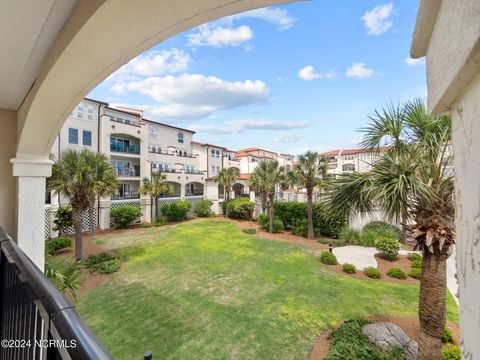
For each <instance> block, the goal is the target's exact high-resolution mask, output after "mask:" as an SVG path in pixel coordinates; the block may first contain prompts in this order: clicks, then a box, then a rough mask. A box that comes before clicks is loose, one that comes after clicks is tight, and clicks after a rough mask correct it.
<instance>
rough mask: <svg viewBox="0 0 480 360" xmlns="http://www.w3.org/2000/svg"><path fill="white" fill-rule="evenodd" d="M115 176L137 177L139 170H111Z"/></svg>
mask: <svg viewBox="0 0 480 360" xmlns="http://www.w3.org/2000/svg"><path fill="white" fill-rule="evenodd" d="M113 170H114V172H115V175H117V176H123V177H138V176H140V169H136V168H113Z"/></svg>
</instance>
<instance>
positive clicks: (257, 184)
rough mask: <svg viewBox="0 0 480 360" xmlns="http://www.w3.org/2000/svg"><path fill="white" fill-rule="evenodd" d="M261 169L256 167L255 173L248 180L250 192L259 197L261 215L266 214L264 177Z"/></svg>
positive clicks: (266, 200) (266, 199)
mask: <svg viewBox="0 0 480 360" xmlns="http://www.w3.org/2000/svg"><path fill="white" fill-rule="evenodd" d="M261 170H262V168H261V167H259V166H257V167H256V168H255V171H254V172H253V174H252V175H251V176H250V179H249V180H248V187H249V188H250V189H252V190H254V191H255V193H257V194H258V195H259V197H260V207H261V209H262V214H265V213H266V212H267V202H268V196H267V187H266V186H265V182H264V179H265V177H266V176H263V175H262V174H261V173H260V172H261Z"/></svg>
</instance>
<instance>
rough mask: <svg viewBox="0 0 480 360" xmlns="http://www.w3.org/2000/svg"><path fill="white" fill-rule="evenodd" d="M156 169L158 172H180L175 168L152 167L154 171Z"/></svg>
mask: <svg viewBox="0 0 480 360" xmlns="http://www.w3.org/2000/svg"><path fill="white" fill-rule="evenodd" d="M155 170H156V171H158V172H161V173H172V174H181V173H182V171H181V170H176V169H165V168H158V169H154V171H155Z"/></svg>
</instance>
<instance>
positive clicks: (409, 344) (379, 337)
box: [362, 322, 418, 360]
mask: <svg viewBox="0 0 480 360" xmlns="http://www.w3.org/2000/svg"><path fill="white" fill-rule="evenodd" d="M362 332H363V333H364V334H365V335H367V337H368V339H369V340H370V341H371V342H373V343H374V344H376V345H378V346H380V347H382V348H384V349H390V348H392V347H395V346H397V347H401V348H402V349H403V352H404V355H405V360H415V359H416V358H417V353H418V344H417V342H416V341H414V340H412V339H410V337H409V336H408V335H407V334H406V333H405V331H403V330H402V328H401V327H400V326H398V325H396V324H394V323H391V322H378V323H373V324H368V325H365V326H364V327H363V328H362Z"/></svg>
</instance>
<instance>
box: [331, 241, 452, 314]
mask: <svg viewBox="0 0 480 360" xmlns="http://www.w3.org/2000/svg"><path fill="white" fill-rule="evenodd" d="M377 252H378V251H377V249H375V248H373V247H364V246H341V247H337V248H334V249H333V253H334V254H335V256H336V257H337V261H338V262H339V264H345V263H349V264H353V265H355V267H356V268H357V269H358V270H363V269H364V268H367V267H375V268H376V267H377V260H375V254H376V253H377ZM413 252H416V253H418V254H420V252H418V251H408V250H400V251H399V254H400V255H408V254H409V253H413ZM456 269H457V265H456V258H455V251H453V254H452V255H451V256H450V257H449V258H448V260H447V288H448V290H450V293H451V294H452V295H453V297H454V299H455V301H456V302H457V304H458V298H457V292H458V282H457V279H456V277H455V273H456V272H457V270H456Z"/></svg>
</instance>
